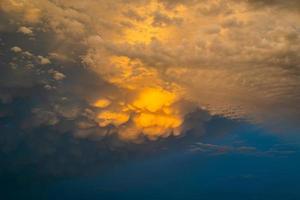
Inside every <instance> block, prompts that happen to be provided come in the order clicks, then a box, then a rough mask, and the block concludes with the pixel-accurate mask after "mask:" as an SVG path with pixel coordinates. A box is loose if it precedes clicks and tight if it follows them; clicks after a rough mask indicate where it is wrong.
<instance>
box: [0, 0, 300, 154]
mask: <svg viewBox="0 0 300 200" xmlns="http://www.w3.org/2000/svg"><path fill="white" fill-rule="evenodd" d="M299 32H300V12H299V3H298V1H296V0H295V1H280V0H277V1H267V0H265V1H264V0H249V1H235V0H209V1H208V0H201V1H200V0H199V1H197V0H188V1H181V0H177V1H171V0H116V1H107V0H99V1H94V0H86V1H79V0H69V1H63V0H51V1H50V0H38V1H34V0H28V1H17V0H3V1H1V2H0V33H1V37H0V39H1V40H0V45H1V51H0V57H1V60H0V65H1V82H0V89H1V93H0V99H1V102H2V104H1V106H2V108H1V109H2V110H1V113H0V116H1V117H2V118H4V119H5V118H7V119H8V118H9V117H10V116H14V115H16V111H15V110H13V109H11V107H12V106H13V105H17V106H20V107H22V106H23V105H19V104H20V103H19V104H18V102H23V103H25V102H26V104H25V105H27V106H25V107H26V109H25V108H24V109H25V110H26V112H24V113H25V114H24V116H23V115H22V116H20V117H18V120H17V122H15V123H17V124H18V128H20V130H22V131H24V132H30V131H32V130H37V129H39V128H41V127H47V128H50V129H52V130H55V132H58V133H70V134H71V135H72V136H73V137H75V138H81V139H92V140H96V141H103V140H105V139H107V138H109V137H111V138H114V137H115V138H117V140H120V141H123V142H124V141H125V142H133V143H142V142H143V141H145V140H158V139H160V138H166V137H169V136H179V135H182V134H184V133H187V132H189V131H190V130H196V132H199V133H202V132H203V129H204V128H203V124H204V123H206V122H207V121H208V120H209V119H210V118H211V116H214V115H221V116H223V117H226V118H230V119H243V120H247V121H248V122H251V123H256V124H261V125H264V126H271V127H273V128H276V129H278V128H280V127H293V128H299V125H298V123H297V122H298V121H299V119H300V107H299V102H300V57H299V53H298V52H299V51H300V38H299ZM195 112H196V113H198V114H197V115H196V117H195V116H194V115H193V114H192V116H194V117H193V118H189V116H191V113H195ZM2 126H5V127H6V128H7V126H9V125H8V124H6V123H3V124H2ZM8 129H9V128H8ZM117 140H113V141H114V142H115V141H117ZM114 142H111V143H112V144H115V143H114ZM117 144H119V143H118V142H117ZM112 146H114V145H112ZM49 151H50V150H49Z"/></svg>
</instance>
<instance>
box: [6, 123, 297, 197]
mask: <svg viewBox="0 0 300 200" xmlns="http://www.w3.org/2000/svg"><path fill="white" fill-rule="evenodd" d="M215 121H218V123H220V121H222V119H215ZM214 123H215V122H214V120H212V122H211V125H213V126H215V124H214ZM208 126H210V124H209V125H208ZM211 128H212V127H211ZM298 141H299V140H297V139H295V138H292V137H287V136H284V137H283V136H282V135H278V134H277V135H276V134H274V133H270V132H267V131H265V130H263V129H259V128H257V127H255V126H251V125H249V124H245V123H240V125H239V126H236V127H235V128H233V129H231V132H230V133H228V134H226V135H223V136H217V137H208V138H207V139H204V141H203V140H202V141H201V143H199V144H198V148H195V147H196V146H197V145H187V146H185V148H176V145H175V147H174V148H172V149H170V150H168V151H166V152H163V153H159V154H155V153H154V154H151V155H150V156H140V157H139V158H136V159H128V160H124V161H123V162H119V163H117V164H114V165H111V167H110V168H107V169H104V170H102V169H99V171H98V172H95V173H93V175H89V176H75V177H70V178H61V179H59V180H56V181H50V182H49V183H44V182H34V181H33V183H32V185H30V186H26V182H27V181H32V180H22V181H23V184H25V185H23V186H21V187H19V190H13V189H12V190H10V192H11V193H10V195H12V196H14V197H15V198H16V199H19V198H23V199H24V198H26V199H49V200H50V199H58V200H59V199H78V200H79V199H111V200H114V199H116V200H117V199H143V200H144V199H145V200H164V199H178V200H184V199H191V200H193V199H195V200H196V199H204V200H206V199H207V200H215V199H216V200H217V199H233V200H235V199H236V200H238V199H245V200H248V199H249V200H252V199H257V200H260V199H273V200H277V199H278V200H281V199H287V200H297V199H299V197H300V192H299V191H300V190H299V189H300V185H299V180H300V175H299V173H298V170H299V168H300V159H299V158H300V152H299V149H300V145H299V143H298ZM195 143H196V141H195V142H194V143H193V144H195ZM246 147H247V148H246ZM243 150H244V151H243ZM81 170H86V169H84V168H82V169H81ZM2 184H5V183H2ZM11 186H12V187H14V185H13V184H12V185H11ZM10 189H11V188H10Z"/></svg>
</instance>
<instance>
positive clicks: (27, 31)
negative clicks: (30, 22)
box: [18, 26, 33, 35]
mask: <svg viewBox="0 0 300 200" xmlns="http://www.w3.org/2000/svg"><path fill="white" fill-rule="evenodd" d="M18 32H20V33H23V34H24V35H32V34H33V31H32V30H31V29H30V28H28V27H26V26H21V27H20V28H19V29H18Z"/></svg>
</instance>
